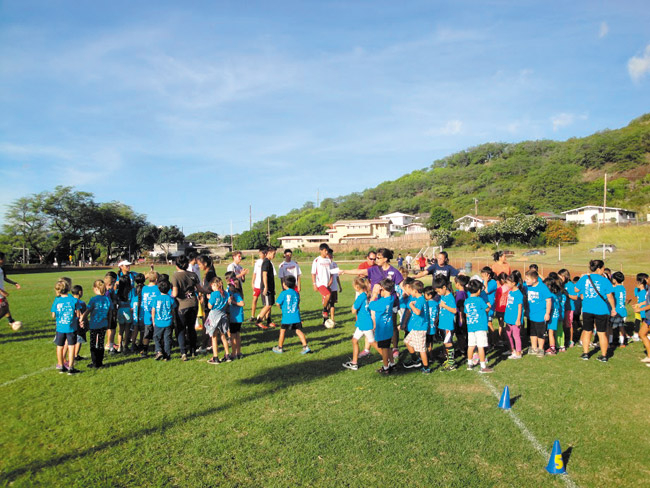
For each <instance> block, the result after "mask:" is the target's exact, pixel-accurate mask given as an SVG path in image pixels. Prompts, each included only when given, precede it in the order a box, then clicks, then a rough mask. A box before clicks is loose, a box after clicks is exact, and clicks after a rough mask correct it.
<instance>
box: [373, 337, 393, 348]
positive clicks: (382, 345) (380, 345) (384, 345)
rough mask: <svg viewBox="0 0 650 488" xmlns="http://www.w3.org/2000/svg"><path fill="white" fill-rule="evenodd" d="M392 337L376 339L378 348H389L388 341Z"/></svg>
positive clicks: (389, 341)
mask: <svg viewBox="0 0 650 488" xmlns="http://www.w3.org/2000/svg"><path fill="white" fill-rule="evenodd" d="M392 340H393V339H392V338H389V339H384V340H383V341H377V347H378V348H379V349H390V343H391V341H392Z"/></svg>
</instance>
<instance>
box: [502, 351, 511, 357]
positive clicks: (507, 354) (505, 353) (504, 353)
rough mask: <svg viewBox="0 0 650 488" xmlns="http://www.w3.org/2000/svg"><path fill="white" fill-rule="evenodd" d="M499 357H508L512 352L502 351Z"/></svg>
mask: <svg viewBox="0 0 650 488" xmlns="http://www.w3.org/2000/svg"><path fill="white" fill-rule="evenodd" d="M501 355H502V356H510V355H512V351H503V352H502V353H501Z"/></svg>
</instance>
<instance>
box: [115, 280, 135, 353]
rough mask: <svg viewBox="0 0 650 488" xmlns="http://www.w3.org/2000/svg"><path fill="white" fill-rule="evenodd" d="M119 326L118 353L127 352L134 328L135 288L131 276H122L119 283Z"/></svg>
mask: <svg viewBox="0 0 650 488" xmlns="http://www.w3.org/2000/svg"><path fill="white" fill-rule="evenodd" d="M115 297H116V299H117V324H118V326H119V330H118V335H117V343H118V352H123V353H125V352H127V348H128V346H129V339H130V338H131V327H132V326H133V310H132V309H131V301H132V299H133V286H132V285H131V276H130V275H122V276H120V279H119V280H118V282H117V291H116V292H115Z"/></svg>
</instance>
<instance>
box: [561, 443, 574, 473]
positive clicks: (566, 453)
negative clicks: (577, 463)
mask: <svg viewBox="0 0 650 488" xmlns="http://www.w3.org/2000/svg"><path fill="white" fill-rule="evenodd" d="M572 453H573V446H569V447H568V449H567V450H566V451H564V452H563V453H562V461H563V462H564V468H565V469H566V467H567V466H568V465H569V460H570V459H571V454H572Z"/></svg>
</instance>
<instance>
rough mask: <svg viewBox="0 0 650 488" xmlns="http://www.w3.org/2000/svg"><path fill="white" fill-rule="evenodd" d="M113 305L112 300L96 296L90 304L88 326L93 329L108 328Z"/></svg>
mask: <svg viewBox="0 0 650 488" xmlns="http://www.w3.org/2000/svg"><path fill="white" fill-rule="evenodd" d="M112 307H113V304H112V303H111V299H110V298H108V297H107V296H103V295H95V296H94V297H92V298H91V299H90V301H89V302H88V326H89V327H90V328H91V329H93V330H96V329H106V328H107V327H108V313H109V312H110V310H111V308H112Z"/></svg>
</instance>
